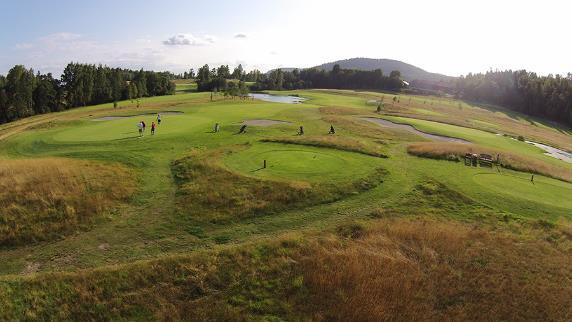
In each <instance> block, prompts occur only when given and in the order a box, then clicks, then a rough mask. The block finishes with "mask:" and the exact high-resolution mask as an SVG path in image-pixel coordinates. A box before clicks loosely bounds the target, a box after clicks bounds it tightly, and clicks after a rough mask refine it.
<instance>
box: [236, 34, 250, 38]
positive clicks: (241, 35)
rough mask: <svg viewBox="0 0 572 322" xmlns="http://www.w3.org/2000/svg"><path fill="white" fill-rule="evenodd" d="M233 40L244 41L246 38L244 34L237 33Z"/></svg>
mask: <svg viewBox="0 0 572 322" xmlns="http://www.w3.org/2000/svg"><path fill="white" fill-rule="evenodd" d="M234 38H238V39H245V38H248V36H247V35H246V34H243V33H238V34H236V35H234Z"/></svg>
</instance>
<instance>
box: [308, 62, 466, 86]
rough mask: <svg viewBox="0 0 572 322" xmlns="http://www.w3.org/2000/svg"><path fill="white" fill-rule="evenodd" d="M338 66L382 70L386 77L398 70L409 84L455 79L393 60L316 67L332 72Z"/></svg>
mask: <svg viewBox="0 0 572 322" xmlns="http://www.w3.org/2000/svg"><path fill="white" fill-rule="evenodd" d="M336 64H338V65H340V67H341V68H342V69H359V70H375V69H381V70H382V71H383V73H384V74H386V75H387V74H389V73H390V72H391V71H392V70H398V71H400V72H401V78H403V79H404V80H406V81H408V82H411V81H415V80H418V81H424V82H448V81H451V80H453V79H454V78H455V77H451V76H447V75H442V74H437V73H430V72H428V71H426V70H424V69H421V68H419V67H417V66H413V65H411V64H407V63H404V62H402V61H399V60H393V59H374V58H350V59H344V60H338V61H334V62H331V63H326V64H322V65H319V66H316V68H318V69H325V70H331V69H332V68H333V67H334V65H336Z"/></svg>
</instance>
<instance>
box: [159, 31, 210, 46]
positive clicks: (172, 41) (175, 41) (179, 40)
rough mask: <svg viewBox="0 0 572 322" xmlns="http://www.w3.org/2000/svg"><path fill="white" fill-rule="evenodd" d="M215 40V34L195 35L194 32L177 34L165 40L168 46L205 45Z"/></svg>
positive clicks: (164, 42)
mask: <svg viewBox="0 0 572 322" xmlns="http://www.w3.org/2000/svg"><path fill="white" fill-rule="evenodd" d="M214 42H215V38H214V37H213V36H209V35H204V36H194V35H192V34H182V33H181V34H176V35H174V36H172V37H170V38H169V39H167V40H164V41H163V45H167V46H204V45H208V44H212V43H214Z"/></svg>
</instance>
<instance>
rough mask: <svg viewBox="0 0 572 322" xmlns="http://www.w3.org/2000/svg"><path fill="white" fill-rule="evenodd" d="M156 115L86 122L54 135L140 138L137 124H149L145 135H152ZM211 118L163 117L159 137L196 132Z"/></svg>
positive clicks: (60, 137)
mask: <svg viewBox="0 0 572 322" xmlns="http://www.w3.org/2000/svg"><path fill="white" fill-rule="evenodd" d="M156 118H157V116H156V115H144V116H136V117H125V118H120V119H113V120H107V121H86V122H85V124H84V125H83V126H75V127H73V128H68V129H65V130H63V131H61V132H58V133H56V134H55V135H54V140H56V141H61V142H70V141H74V142H75V141H82V142H83V141H92V142H93V141H108V140H120V139H129V138H137V137H139V133H138V128H137V124H138V123H139V121H144V122H145V123H146V124H147V129H146V131H145V135H150V134H151V122H155V123H156V122H157V119H156ZM210 122H211V120H210V119H209V118H204V117H199V116H195V115H193V116H189V115H185V114H181V115H163V116H162V117H161V125H158V126H157V133H156V134H157V135H162V136H163V135H170V134H179V133H183V132H191V131H193V130H196V129H197V127H198V126H203V125H205V124H207V123H210Z"/></svg>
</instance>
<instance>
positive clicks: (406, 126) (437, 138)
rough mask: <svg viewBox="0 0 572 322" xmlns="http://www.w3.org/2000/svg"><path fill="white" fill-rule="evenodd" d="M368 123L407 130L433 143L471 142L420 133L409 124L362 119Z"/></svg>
mask: <svg viewBox="0 0 572 322" xmlns="http://www.w3.org/2000/svg"><path fill="white" fill-rule="evenodd" d="M362 119H364V120H366V121H369V122H372V123H375V124H377V125H379V126H383V127H388V128H393V129H401V130H405V131H407V132H411V133H414V134H417V135H419V136H422V137H424V138H426V139H429V140H433V141H445V142H456V143H469V141H467V140H463V139H459V138H453V137H450V136H444V135H437V134H431V133H426V132H422V131H419V130H418V129H416V128H415V127H413V126H411V125H409V124H400V123H394V122H391V121H388V120H384V119H379V118H375V117H364V118H362Z"/></svg>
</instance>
